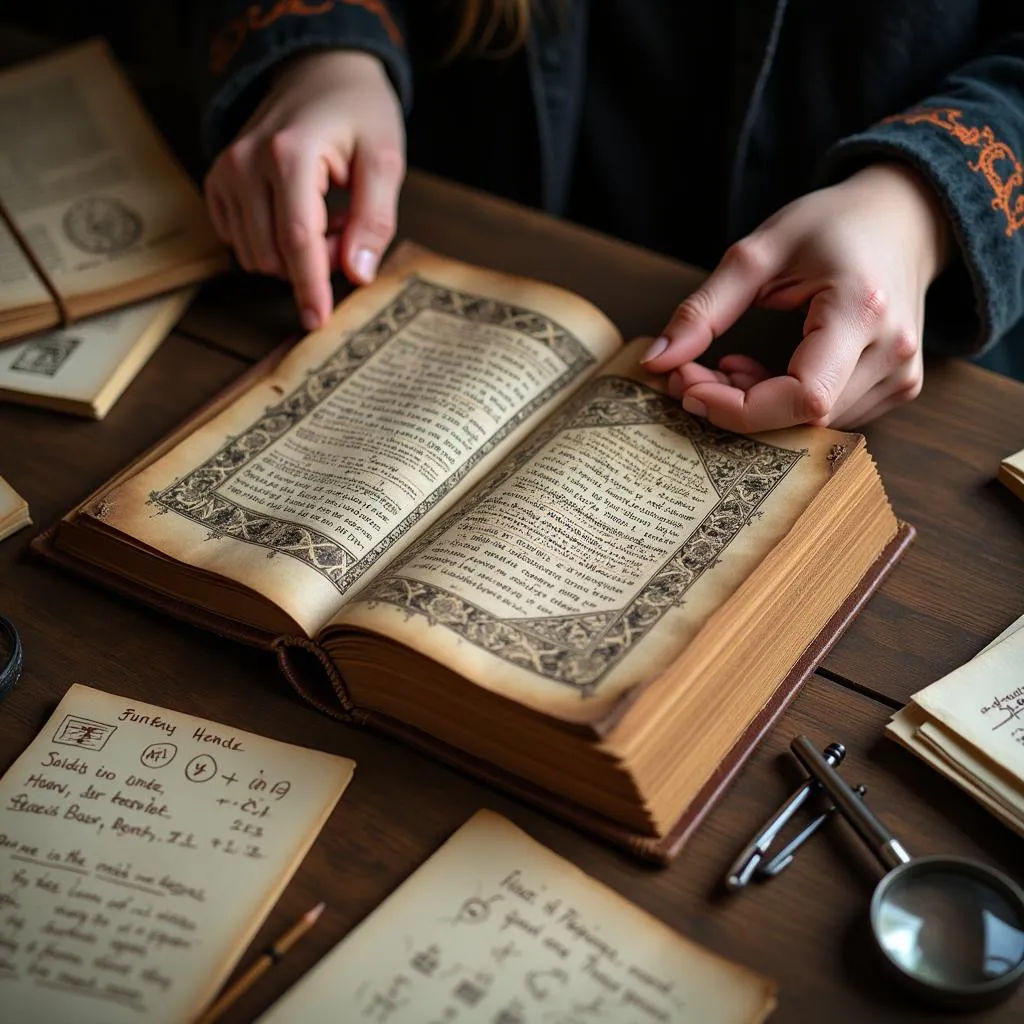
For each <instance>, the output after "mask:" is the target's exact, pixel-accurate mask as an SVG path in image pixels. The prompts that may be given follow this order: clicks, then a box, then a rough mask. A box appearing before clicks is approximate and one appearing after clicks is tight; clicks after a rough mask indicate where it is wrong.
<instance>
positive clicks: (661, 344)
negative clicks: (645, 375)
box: [640, 338, 668, 363]
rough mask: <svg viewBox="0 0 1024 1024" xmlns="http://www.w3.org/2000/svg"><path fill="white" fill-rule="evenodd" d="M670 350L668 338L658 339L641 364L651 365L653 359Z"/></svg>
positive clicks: (645, 354) (652, 344)
mask: <svg viewBox="0 0 1024 1024" xmlns="http://www.w3.org/2000/svg"><path fill="white" fill-rule="evenodd" d="M667 348H668V338H658V339H657V340H655V341H654V342H652V343H651V347H650V348H649V349H648V350H647V351H646V353H644V357H643V359H641V360H640V362H641V363H649V362H650V361H651V360H652V359H657V358H658V356H660V355H661V353H662V352H664V351H665V349H667Z"/></svg>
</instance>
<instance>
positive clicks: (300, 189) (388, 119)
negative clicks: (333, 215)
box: [205, 50, 405, 330]
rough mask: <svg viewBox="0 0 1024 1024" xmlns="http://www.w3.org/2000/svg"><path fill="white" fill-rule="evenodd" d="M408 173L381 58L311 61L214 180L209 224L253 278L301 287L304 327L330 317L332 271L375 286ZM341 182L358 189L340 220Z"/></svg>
mask: <svg viewBox="0 0 1024 1024" xmlns="http://www.w3.org/2000/svg"><path fill="white" fill-rule="evenodd" d="M404 175H405V128H404V124H403V121H402V111H401V106H400V104H399V102H398V98H397V96H396V95H395V91H394V89H393V88H392V86H391V83H390V81H389V80H388V77H387V73H386V72H385V70H384V67H383V65H382V64H381V62H380V61H379V60H378V59H377V58H376V57H374V56H372V55H371V54H367V53H359V52H355V51H344V50H329V51H323V52H319V51H318V52H315V53H305V54H302V55H301V56H300V57H298V58H297V59H296V60H294V61H292V62H291V63H290V64H289V65H288V66H287V67H286V68H285V69H284V70H283V71H282V72H281V73H280V75H279V76H278V77H277V78H276V80H275V81H274V83H273V85H272V86H271V88H270V90H269V92H268V93H267V95H266V97H265V98H264V100H263V102H262V103H261V104H260V105H259V107H258V108H257V110H256V111H255V112H254V113H253V115H252V117H251V118H250V119H249V120H248V122H247V123H246V124H245V126H244V127H243V128H242V130H241V132H239V134H238V137H237V138H236V139H235V141H234V142H233V143H232V144H231V145H230V146H229V147H228V148H227V149H225V150H224V151H223V152H222V153H221V154H220V156H219V157H218V158H217V160H216V162H215V163H214V165H213V167H212V168H211V169H210V172H209V174H208V175H207V177H206V182H205V192H206V200H207V204H208V206H209V209H210V217H211V219H212V221H213V225H214V227H215V229H216V231H217V233H218V234H219V235H220V237H221V239H222V240H223V241H224V242H226V243H227V244H228V245H231V246H232V247H233V248H234V250H235V253H236V255H237V256H238V261H239V263H241V265H242V266H243V267H244V268H245V269H246V270H249V271H253V272H261V273H264V274H274V275H277V276H280V277H285V278H287V279H289V280H290V281H291V282H292V286H293V288H294V291H295V301H296V303H297V305H298V308H299V311H300V315H301V318H302V324H303V326H304V327H305V328H306V329H307V330H314V329H315V328H316V327H318V326H319V325H320V324H321V323H323V322H324V320H326V319H327V317H328V316H330V314H331V310H332V309H333V307H334V299H333V294H332V292H331V280H330V274H331V269H332V268H334V267H337V266H339V264H340V267H341V269H343V270H344V271H345V273H346V275H347V276H348V277H349V279H350V280H351V281H353V282H354V283H356V284H365V283H368V282H369V281H372V280H373V278H374V276H375V275H376V272H377V265H378V263H379V262H380V258H381V255H382V253H383V252H384V249H385V248H386V247H387V245H388V243H389V242H390V241H391V239H392V237H393V236H394V232H395V220H396V216H397V205H398V192H399V189H400V188H401V185H402V179H403V177H404ZM331 184H334V185H337V186H339V187H347V188H348V189H349V190H350V199H349V208H348V211H347V213H346V216H345V217H344V219H343V220H339V221H335V222H333V223H331V222H329V218H328V213H327V206H326V201H325V197H326V195H327V191H328V188H329V186H330V185H331Z"/></svg>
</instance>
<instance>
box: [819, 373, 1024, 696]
mask: <svg viewBox="0 0 1024 1024" xmlns="http://www.w3.org/2000/svg"><path fill="white" fill-rule="evenodd" d="M866 434H867V437H868V448H869V449H870V451H871V452H872V454H873V455H874V456H875V459H876V460H877V462H878V466H879V469H880V471H881V473H882V478H883V479H884V481H885V484H886V487H887V488H888V492H889V494H890V496H891V498H892V501H893V504H894V506H895V507H896V510H897V512H898V514H899V515H901V516H902V517H904V518H905V519H907V520H909V521H910V522H912V523H913V524H914V525H915V526H916V527H917V530H918V539H917V542H916V543H915V544H914V545H913V547H912V548H911V549H910V551H909V552H908V554H907V556H906V558H905V559H904V562H903V564H902V565H901V566H900V567H899V568H898V569H897V571H896V572H894V573H893V574H892V576H891V577H890V578H889V579H888V580H887V581H886V583H885V584H883V586H882V588H881V590H880V591H879V592H878V593H877V594H876V595H875V596H874V598H872V600H871V601H870V602H869V604H868V606H867V608H866V609H865V610H864V612H863V613H862V614H861V615H860V617H859V619H858V620H857V622H856V623H855V624H854V626H853V627H852V628H851V629H850V631H849V632H848V633H847V634H846V636H845V637H844V638H843V639H842V640H841V641H840V642H839V644H838V645H837V646H836V647H835V648H834V649H833V651H832V653H831V654H830V655H829V657H828V658H827V659H826V661H825V665H826V667H827V668H828V669H829V670H830V671H832V672H835V673H837V674H838V675H841V676H843V677H844V678H847V679H850V680H854V681H856V683H857V684H859V685H861V686H864V687H867V688H870V689H871V690H873V691H876V692H878V693H880V694H884V695H886V697H888V698H890V699H894V700H896V701H899V702H904V701H906V700H907V698H909V697H910V695H911V694H912V693H913V692H914V691H915V690H919V689H920V688H921V687H923V686H927V685H928V684H929V683H931V682H934V681H935V680H936V679H938V678H940V677H941V676H943V675H945V674H946V673H947V672H950V671H952V670H953V669H954V668H956V667H957V666H958V665H960V664H962V663H963V662H964V661H966V660H967V659H968V658H970V657H972V656H973V655H974V654H976V653H977V652H978V651H979V650H980V649H981V648H982V647H984V646H985V644H987V643H988V641H989V640H991V639H992V637H994V636H995V635H996V634H997V633H999V632H1000V631H1001V630H1002V629H1003V628H1004V627H1005V626H1006V625H1007V624H1008V623H1010V622H1012V621H1013V620H1014V619H1016V618H1017V617H1018V616H1020V615H1022V614H1024V502H1022V501H1020V499H1019V498H1017V497H1015V496H1014V495H1013V494H1012V493H1011V492H1010V491H1009V490H1007V489H1006V488H1005V487H1004V486H1003V485H1002V484H1000V483H999V482H998V481H997V480H996V472H997V471H998V468H999V460H1000V459H1002V458H1003V457H1004V456H1006V455H1008V454H1009V453H1010V452H1014V451H1018V450H1020V449H1022V448H1024V385H1021V384H1020V383H1018V382H1017V381H1013V380H1009V379H1008V378H1006V377H1001V376H999V375H998V374H994V373H990V372H989V371H987V370H983V369H981V368H979V367H976V366H971V365H968V364H965V363H961V362H949V363H938V362H936V363H933V364H931V365H929V366H928V367H927V368H926V371H925V387H924V391H923V393H922V395H921V397H920V398H919V399H918V400H917V401H916V402H914V403H913V404H912V405H910V406H907V407H905V408H903V409H899V410H896V411H895V412H892V413H890V414H889V415H887V416H885V417H884V418H883V419H881V420H880V421H878V422H877V423H875V424H871V425H869V426H868V428H867V430H866Z"/></svg>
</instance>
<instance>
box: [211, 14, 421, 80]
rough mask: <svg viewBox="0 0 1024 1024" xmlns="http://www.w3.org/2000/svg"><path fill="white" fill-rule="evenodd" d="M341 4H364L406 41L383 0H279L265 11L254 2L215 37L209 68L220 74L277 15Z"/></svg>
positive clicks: (397, 39)
mask: <svg viewBox="0 0 1024 1024" xmlns="http://www.w3.org/2000/svg"><path fill="white" fill-rule="evenodd" d="M339 4H347V5H348V6H349V7H362V8H364V9H365V10H367V11H369V12H370V13H371V14H375V15H376V16H377V17H378V18H379V19H380V21H381V24H382V25H383V26H384V29H385V31H386V32H387V34H388V39H390V40H391V42H393V43H394V44H395V45H396V46H402V45H404V42H403V40H402V33H401V32H400V31H399V29H398V26H397V25H396V24H395V19H394V18H392V17H391V12H390V11H389V10H388V9H387V7H386V6H385V4H384V0H321V2H320V3H312V2H310V0H277V2H276V3H275V4H274V5H273V6H272V7H270V9H269V10H266V11H264V10H263V8H262V7H261V6H260V5H259V4H252V5H250V6H249V7H247V8H246V10H245V13H244V14H243V15H242V16H241V17H240V18H235V20H234V21H230V22H228V24H227V25H225V26H224V27H223V28H222V29H221V30H220V32H218V33H217V35H216V36H215V37H214V40H213V43H212V44H211V46H210V70H211V71H212V72H213V73H214V74H215V75H219V74H220V73H221V72H222V71H223V70H224V69H225V68H226V67H227V66H228V62H229V61H230V60H231V58H232V57H234V56H235V54H236V53H238V51H239V50H240V49H241V48H242V44H243V43H244V42H245V40H246V38H247V36H248V35H249V33H250V32H260V31H262V30H263V29H265V28H268V27H269V26H270V25H273V24H274V22H275V21H277V20H278V18H285V17H293V18H311V17H313V16H314V15H317V14H326V13H327V12H328V11H330V10H333V8H335V7H337V6H338V5H339Z"/></svg>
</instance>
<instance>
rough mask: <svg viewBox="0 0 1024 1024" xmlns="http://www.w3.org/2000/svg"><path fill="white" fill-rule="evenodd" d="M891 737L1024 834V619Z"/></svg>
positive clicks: (919, 701) (921, 699)
mask: <svg viewBox="0 0 1024 1024" xmlns="http://www.w3.org/2000/svg"><path fill="white" fill-rule="evenodd" d="M886 731H887V732H888V733H889V735H890V736H892V738H893V739H895V740H896V741H897V742H899V743H902V744H903V745H904V746H905V747H907V748H908V749H910V750H912V751H913V752H914V753H915V754H917V756H918V757H920V758H921V759H922V760H923V761H926V762H927V763H928V764H930V765H931V766H932V767H933V768H935V769H937V770H938V771H940V772H941V773H942V774H943V775H945V776H946V777H947V778H948V779H950V780H952V781H953V782H955V783H956V784H957V785H958V786H960V787H961V788H962V789H964V790H966V791H967V792H968V793H970V795H971V796H973V797H974V798H975V799H976V800H977V801H978V802H979V803H981V804H983V805H984V806H985V807H987V808H988V809H989V810H990V811H991V812H992V813H993V814H994V815H995V816H996V817H997V818H999V819H1000V820H1001V821H1003V822H1005V823H1006V824H1007V825H1009V827H1010V828H1012V829H1013V830H1014V831H1016V832H1018V833H1020V834H1021V835H1024V616H1021V618H1019V619H1018V620H1017V621H1016V622H1014V623H1013V624H1012V625H1010V626H1009V627H1008V628H1007V629H1005V630H1004V631H1003V632H1002V633H1000V634H999V636H997V637H996V638H995V640H993V641H992V642H991V643H990V644H989V645H988V646H987V647H985V648H984V649H983V650H982V651H981V652H980V653H978V654H977V655H975V657H973V658H972V659H971V660H970V661H969V662H967V664H966V665H962V666H961V667H960V668H958V669H956V670H955V671H953V672H951V673H950V674H949V675H947V676H944V677H943V678H942V679H940V680H938V682H935V683H932V685H931V686H928V687H926V688H925V689H923V690H921V691H920V692H918V693H915V694H914V696H913V697H911V699H910V703H909V704H908V705H907V706H906V707H905V708H903V709H902V710H901V711H898V712H897V713H896V714H895V715H894V716H893V718H892V721H891V722H890V723H889V724H888V725H887V726H886Z"/></svg>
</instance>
